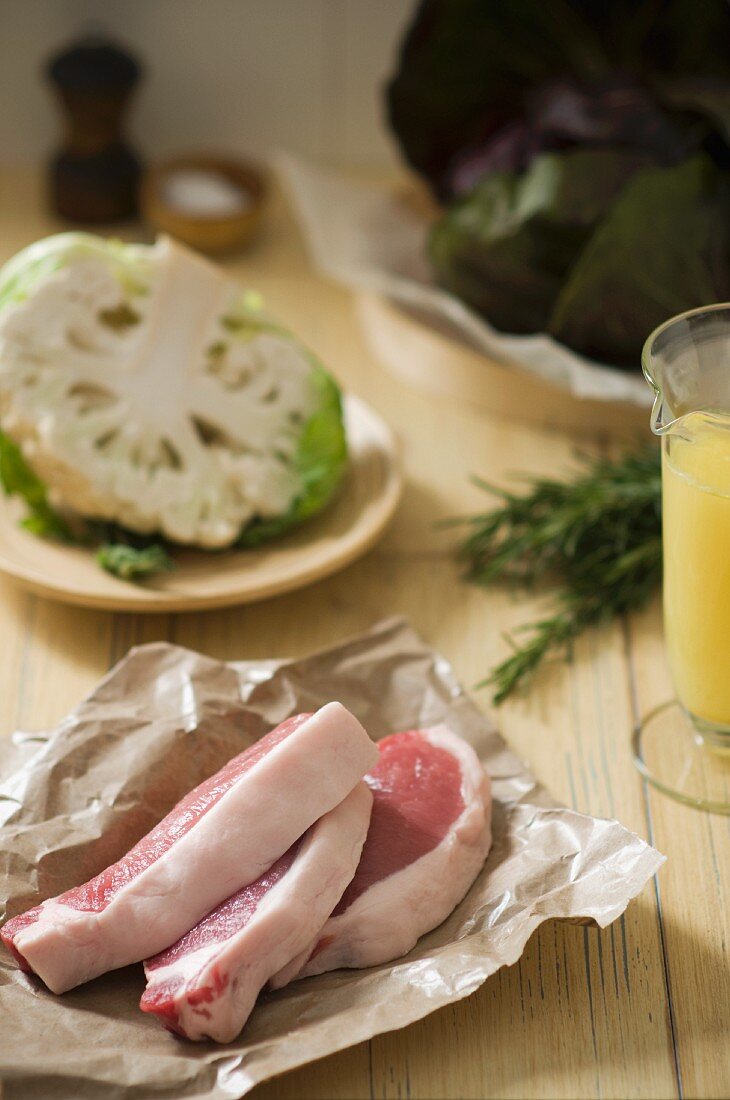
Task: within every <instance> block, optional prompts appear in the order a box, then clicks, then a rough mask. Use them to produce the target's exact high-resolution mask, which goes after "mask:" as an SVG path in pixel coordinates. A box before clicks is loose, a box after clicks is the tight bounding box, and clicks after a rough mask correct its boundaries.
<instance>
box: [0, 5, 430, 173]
mask: <svg viewBox="0 0 730 1100" xmlns="http://www.w3.org/2000/svg"><path fill="white" fill-rule="evenodd" d="M414 6H415V5H414V3H413V0H367V2H366V3H363V2H362V0H274V2H272V0H212V2H201V0H123V2H119V3H110V2H109V0H2V6H1V11H2V34H1V36H0V61H1V63H0V103H1V104H2V109H0V164H5V165H24V164H37V163H38V162H39V160H41V159H42V158H43V157H44V156H46V155H47V154H48V153H49V152H50V151H51V150H52V149H54V148H55V147H56V146H57V145H58V141H59V116H58V112H57V110H56V109H55V108H54V103H53V101H52V97H51V93H50V91H49V88H48V86H47V84H46V82H45V81H44V79H43V77H42V73H41V70H42V66H43V65H44V63H45V62H46V61H47V59H48V57H49V56H50V55H52V54H53V53H55V52H56V51H58V50H59V49H61V48H63V47H64V46H65V45H67V44H68V43H69V42H70V41H71V40H72V39H76V38H78V37H79V36H82V35H85V34H87V33H98V34H103V35H105V36H108V37H110V38H111V39H113V40H114V41H115V42H116V43H117V44H119V45H121V46H123V47H127V48H128V49H129V50H130V52H131V53H132V54H133V55H135V56H136V57H137V58H138V60H139V61H140V62H141V63H142V64H143V66H144V78H143V80H141V81H140V84H139V86H138V89H137V93H136V95H135V99H134V102H133V105H132V109H131V110H130V112H129V123H128V126H127V130H128V132H129V135H130V137H131V139H132V140H133V142H134V145H135V147H136V148H137V149H138V150H139V151H140V153H141V154H142V155H143V157H144V158H145V159H149V160H154V159H157V158H158V157H160V156H166V155H167V154H168V153H172V152H176V151H178V150H179V149H180V148H181V147H183V148H193V147H197V148H213V149H226V150H228V151H230V152H231V153H235V154H241V155H251V156H253V157H254V158H266V157H267V156H268V154H269V153H270V152H271V151H272V150H274V149H277V148H280V147H285V148H287V149H289V150H290V151H292V152H294V153H299V154H306V155H307V156H309V157H312V158H313V159H315V160H317V161H321V162H323V163H327V164H332V165H336V166H340V165H345V164H353V165H356V166H365V167H374V168H385V167H388V166H390V165H392V164H394V163H395V162H396V154H395V151H394V146H393V144H392V142H391V141H390V140H389V138H388V135H387V131H386V126H385V124H384V122H383V107H382V94H381V87H382V84H383V81H384V79H385V77H386V76H387V75H388V74H389V73H391V72H392V70H393V67H394V61H395V54H396V49H397V44H398V40H399V37H400V36H402V33H403V31H404V29H405V25H406V23H407V21H408V17H409V15H410V14H411V12H412V11H413V9H414Z"/></svg>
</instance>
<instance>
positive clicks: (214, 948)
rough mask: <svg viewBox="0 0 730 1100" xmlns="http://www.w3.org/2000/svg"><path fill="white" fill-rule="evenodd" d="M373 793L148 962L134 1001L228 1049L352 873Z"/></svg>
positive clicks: (360, 791) (354, 797) (328, 820)
mask: <svg viewBox="0 0 730 1100" xmlns="http://www.w3.org/2000/svg"><path fill="white" fill-rule="evenodd" d="M372 802H373V796H372V794H371V793H370V790H369V789H368V787H367V786H366V784H365V783H358V785H357V787H355V789H354V790H353V791H352V792H351V793H350V794H349V795H348V796H347V798H346V799H345V800H344V802H341V803H340V805H339V806H336V807H335V809H334V810H330V812H329V813H328V814H325V816H324V817H322V818H321V819H320V820H319V821H318V822H317V823H316V824H315V825H312V827H311V828H310V830H309V832H308V833H307V834H306V835H305V836H304V837H303V838H302V839H301V840H298V841H297V842H296V843H295V844H294V845H292V847H291V848H290V849H289V851H288V852H287V853H286V854H285V855H283V856H282V857H281V859H279V860H277V862H276V863H275V864H274V865H273V866H272V867H270V868H269V870H268V871H266V872H265V874H264V875H262V877H261V878H260V879H258V880H257V881H256V882H252V883H251V884H250V885H249V886H244V888H243V889H242V890H239V891H238V893H236V894H234V895H233V897H230V898H228V900H227V901H224V902H223V903H222V904H221V905H219V906H218V907H217V908H216V909H214V910H213V911H212V912H211V913H208V915H207V916H206V917H203V919H202V921H200V922H199V923H198V924H197V925H196V926H195V927H194V928H192V929H191V930H190V931H189V932H188V933H187V934H186V935H184V936H183V937H182V938H181V939H179V940H178V942H177V943H175V944H173V945H172V947H168V948H167V950H166V951H162V952H161V953H160V954H159V955H155V957H154V958H152V959H148V960H147V962H146V963H145V973H146V975H147V983H148V984H147V989H146V990H145V993H144V995H143V997H142V1000H141V1002H140V1007H141V1008H142V1011H143V1012H152V1013H154V1015H156V1016H157V1017H158V1018H159V1019H160V1020H161V1021H162V1023H163V1024H164V1025H165V1027H167V1028H169V1029H170V1030H171V1031H176V1032H178V1034H180V1035H184V1036H186V1037H187V1038H188V1039H206V1038H207V1039H215V1040H217V1041H218V1042H219V1043H227V1042H230V1040H231V1039H234V1038H235V1037H236V1035H238V1033H239V1031H240V1030H241V1028H242V1027H243V1025H244V1024H245V1022H246V1020H247V1019H248V1017H249V1014H250V1012H251V1009H252V1008H253V1006H254V1002H255V1000H256V997H257V996H258V993H259V991H260V990H261V989H262V987H263V986H264V985H265V983H266V982H267V981H268V979H269V978H270V977H271V975H272V974H275V973H276V972H277V971H278V970H279V969H280V968H281V967H282V966H284V965H286V963H288V962H289V960H290V959H291V958H293V957H294V956H295V955H297V954H299V952H300V951H301V950H302V948H303V947H304V946H305V945H306V944H308V943H309V942H310V940H311V939H312V937H313V936H315V935H316V934H317V933H318V932H319V930H320V929H321V927H322V925H323V924H324V922H325V921H326V920H327V917H328V916H329V914H330V913H331V912H332V909H333V907H334V905H335V904H336V903H337V901H338V900H339V899H340V897H341V896H342V892H343V890H344V889H345V887H346V886H347V884H348V882H349V881H350V880H351V878H352V876H353V875H354V873H355V869H356V867H357V864H358V860H359V859H360V853H361V852H362V846H363V844H364V842H365V836H366V834H367V831H368V823H369V821H370V810H371V807H372Z"/></svg>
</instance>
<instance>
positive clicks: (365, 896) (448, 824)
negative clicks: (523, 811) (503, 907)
mask: <svg viewBox="0 0 730 1100" xmlns="http://www.w3.org/2000/svg"><path fill="white" fill-rule="evenodd" d="M378 748H379V750H380V758H379V760H378V763H377V764H376V765H375V767H374V768H373V770H372V771H371V772H370V774H369V775H366V776H365V782H366V783H367V784H368V785H369V786H370V788H371V790H372V792H373V796H374V802H373V812H372V817H371V820H370V830H369V832H368V836H367V840H366V841H365V847H364V849H363V853H362V858H361V860H360V865H359V866H358V869H357V872H356V874H355V877H354V878H353V880H352V882H351V883H350V885H349V886H348V888H347V890H346V891H345V893H344V894H343V896H342V898H341V900H340V902H339V903H338V905H337V907H336V908H335V910H334V912H333V914H332V916H331V918H330V919H329V920H328V921H327V923H326V924H325V926H324V928H323V929H322V930H321V932H320V933H319V935H318V936H316V937H315V938H314V939H313V941H312V942H311V943H310V944H309V946H308V947H307V948H306V949H305V950H304V951H303V952H302V953H301V955H300V956H299V957H298V958H295V959H293V960H292V962H291V963H290V964H289V965H288V966H286V967H284V968H283V969H282V970H281V971H280V972H279V973H278V974H277V975H275V977H274V978H273V979H272V981H271V986H272V987H273V988H274V989H278V988H280V987H281V986H283V985H286V984H287V982H289V981H291V980H292V979H293V978H295V977H296V978H304V977H307V976H309V975H311V974H322V973H324V972H325V971H326V970H335V969H337V968H339V967H362V966H374V965H376V964H377V963H383V962H388V961H390V960H391V959H396V958H398V957H399V956H401V955H404V954H405V953H406V952H407V951H410V949H411V948H412V947H413V946H414V944H415V943H416V940H417V939H418V938H419V936H422V935H423V934H424V933H425V932H428V931H430V929H432V928H435V927H436V925H438V924H441V922H442V921H443V920H445V919H446V917H448V916H449V914H450V913H451V912H452V910H453V909H454V908H455V907H456V906H457V905H458V903H459V902H460V901H461V899H462V898H463V897H464V895H465V894H466V892H467V890H468V889H469V887H470V886H471V884H472V883H473V881H474V879H475V878H476V876H477V875H478V873H479V871H480V870H481V867H482V865H483V863H484V860H485V859H486V857H487V853H488V851H489V848H490V846H491V842H492V835H491V792H490V783H489V777H488V776H487V774H486V772H485V771H484V769H483V767H482V765H481V764H480V762H479V759H478V757H477V755H476V753H475V752H474V750H473V749H472V747H471V746H470V745H468V744H467V742H466V741H464V740H462V738H460V737H457V736H456V735H455V734H453V733H451V732H450V731H449V730H448V729H447V728H446V727H445V726H436V727H435V728H433V729H428V730H411V731H408V732H407V733H394V734H392V736H390V737H385V738H383V740H382V741H380V742H379V744H378Z"/></svg>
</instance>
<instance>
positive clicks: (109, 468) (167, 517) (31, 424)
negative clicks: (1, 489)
mask: <svg viewBox="0 0 730 1100" xmlns="http://www.w3.org/2000/svg"><path fill="white" fill-rule="evenodd" d="M0 429H2V431H3V432H4V433H6V435H8V436H9V437H10V438H11V439H12V440H13V441H14V442H16V443H17V444H18V445H19V446H20V447H21V449H22V453H23V456H24V458H25V459H26V461H27V463H28V464H29V465H30V467H31V468H32V470H33V471H34V472H35V474H36V475H37V476H38V477H39V478H41V480H42V481H43V482H44V483H45V485H46V486H47V488H48V493H49V498H50V500H51V501H52V503H54V504H55V505H57V506H59V505H60V506H64V507H67V508H70V509H72V510H74V511H76V512H77V513H79V514H81V515H83V516H87V517H91V518H98V519H105V520H111V521H115V522H117V523H119V524H122V525H123V526H124V527H127V528H129V529H130V530H132V531H136V532H140V533H142V534H148V533H151V532H159V533H160V534H161V535H163V536H164V537H165V538H168V539H170V540H172V541H175V542H179V543H185V544H190V545H196V546H202V547H210V548H214V547H225V546H230V545H232V544H234V543H238V544H244V545H245V544H256V543H258V542H260V541H263V540H264V539H266V538H269V537H272V536H274V535H276V534H279V533H281V532H283V531H285V530H287V529H288V528H290V527H292V526H294V525H295V524H297V523H299V522H301V521H302V520H304V519H306V518H307V517H308V516H310V515H313V514H314V513H315V512H317V511H319V510H320V509H321V508H322V507H324V505H325V504H326V503H327V502H328V500H329V499H330V498H331V496H332V495H333V493H334V492H335V490H336V488H337V486H338V484H339V482H340V480H341V478H342V475H343V472H344V469H345V466H346V457H347V450H346V443H345V434H344V428H343V422H342V408H341V398H340V391H339V389H338V387H337V385H336V383H335V382H334V380H333V379H332V377H331V376H330V375H329V374H328V373H327V371H326V370H325V369H324V368H323V367H322V366H321V365H320V364H319V363H318V361H317V360H316V359H315V358H314V356H313V355H312V354H311V352H309V351H308V350H307V349H306V348H305V347H304V346H303V345H302V344H300V343H299V341H298V340H297V339H296V338H295V337H294V336H292V335H291V334H290V333H289V332H287V331H286V330H285V329H283V328H281V327H280V326H279V325H277V324H275V323H274V322H273V321H271V320H270V319H269V318H267V317H266V316H265V315H264V314H263V313H262V311H261V306H260V302H259V300H258V298H257V296H256V295H253V294H246V293H244V292H242V290H241V288H240V287H239V286H238V284H237V283H235V282H234V281H233V280H231V279H230V278H229V277H228V276H227V275H226V274H225V273H224V272H223V271H222V269H221V268H219V267H218V266H217V265H215V264H213V263H210V262H208V261H207V260H204V259H203V258H202V257H200V256H198V255H197V254H195V253H194V252H191V251H190V250H188V249H186V248H184V247H182V246H181V245H179V244H177V243H175V242H173V241H172V240H170V239H169V238H165V237H163V238H160V239H159V240H158V241H157V242H156V243H155V244H154V245H128V244H122V243H120V242H115V241H106V240H103V239H102V238H98V237H95V236H92V235H91V234H86V233H63V234H59V235H57V236H54V237H49V238H47V239H45V240H42V241H38V242H37V243H36V244H33V245H31V246H30V247H29V248H26V249H25V250H23V251H22V252H20V253H18V255H17V256H15V257H14V258H13V259H12V260H10V261H9V263H7V264H6V265H5V267H4V268H2V270H0Z"/></svg>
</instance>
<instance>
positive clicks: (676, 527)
mask: <svg viewBox="0 0 730 1100" xmlns="http://www.w3.org/2000/svg"><path fill="white" fill-rule="evenodd" d="M642 365H643V370H644V375H645V377H646V379H647V381H648V382H649V384H650V385H651V387H652V388H653V390H654V393H655V400H654V408H653V410H652V419H651V427H652V431H653V432H654V433H655V434H656V435H658V436H660V437H661V441H662V526H663V531H662V543H663V557H664V631H665V637H666V644H667V654H668V658H669V667H670V671H671V675H672V680H673V683H674V688H675V691H676V695H677V699H676V700H675V701H672V702H671V703H667V704H664V705H663V706H661V707H659V708H657V709H656V710H655V711H653V712H652V713H651V714H650V715H648V716H647V717H646V719H645V720H644V722H643V723H642V725H641V727H640V728H639V729H638V730H637V731H636V733H635V735H634V755H635V760H636V763H637V765H638V767H639V768H640V770H641V771H642V772H643V774H644V775H645V776H646V777H647V778H648V779H649V780H650V781H651V782H652V783H654V784H655V785H656V786H658V787H660V788H661V789H662V790H664V791H665V792H666V793H668V794H671V795H673V796H674V797H675V798H678V799H680V800H681V801H683V802H687V803H689V804H691V805H695V806H700V807H703V808H705V809H708V810H713V811H715V812H720V813H730V304H725V305H716V306H708V307H706V308H702V309H695V310H691V311H690V312H688V313H683V314H681V315H680V316H679V317H675V318H673V319H672V320H670V321H667V322H666V323H665V324H663V325H661V326H660V327H659V328H658V329H656V330H655V331H654V332H653V333H652V334H651V336H650V337H649V339H648V340H647V342H646V344H645V345H644V351H643V354H642Z"/></svg>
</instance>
